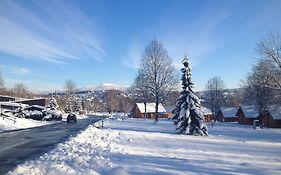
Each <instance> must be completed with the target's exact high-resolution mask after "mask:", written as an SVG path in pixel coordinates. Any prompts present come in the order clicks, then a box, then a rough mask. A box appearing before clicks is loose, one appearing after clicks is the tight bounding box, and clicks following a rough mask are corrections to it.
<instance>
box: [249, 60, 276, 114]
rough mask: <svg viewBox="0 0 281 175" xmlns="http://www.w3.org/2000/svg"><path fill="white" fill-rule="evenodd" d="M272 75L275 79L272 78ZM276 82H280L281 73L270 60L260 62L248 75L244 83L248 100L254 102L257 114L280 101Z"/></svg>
mask: <svg viewBox="0 0 281 175" xmlns="http://www.w3.org/2000/svg"><path fill="white" fill-rule="evenodd" d="M276 73H277V74H276ZM274 74H276V78H272V76H273V75H274ZM276 80H277V81H279V82H281V71H280V70H279V69H278V68H277V66H276V65H275V64H273V62H272V61H270V60H262V61H260V62H259V63H258V64H257V65H255V66H253V68H252V72H251V73H250V74H249V75H248V77H247V79H246V82H245V85H246V88H247V94H248V98H251V99H253V100H254V101H255V104H256V106H257V108H258V110H259V112H262V111H263V110H264V109H265V108H267V107H268V106H269V104H270V103H274V102H275V101H278V99H280V90H279V89H278V88H277V86H278V85H277V84H276Z"/></svg>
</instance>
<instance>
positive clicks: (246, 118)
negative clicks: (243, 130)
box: [237, 105, 259, 125]
mask: <svg viewBox="0 0 281 175" xmlns="http://www.w3.org/2000/svg"><path fill="white" fill-rule="evenodd" d="M237 116H238V123H239V124H243V125H253V123H254V120H258V117H259V111H258V109H257V108H256V107H255V106H253V105H250V106H240V107H239V108H238V111H237Z"/></svg>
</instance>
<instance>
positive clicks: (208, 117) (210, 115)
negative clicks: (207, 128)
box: [201, 106, 213, 123]
mask: <svg viewBox="0 0 281 175" xmlns="http://www.w3.org/2000/svg"><path fill="white" fill-rule="evenodd" d="M201 110H202V111H203V113H204V121H205V122H206V123H208V122H210V121H211V120H213V113H212V111H211V109H209V108H206V107H203V106H202V107H201Z"/></svg>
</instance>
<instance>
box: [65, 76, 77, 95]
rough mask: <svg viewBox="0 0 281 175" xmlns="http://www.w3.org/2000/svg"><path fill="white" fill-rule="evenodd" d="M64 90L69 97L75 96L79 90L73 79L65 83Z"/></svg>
mask: <svg viewBox="0 0 281 175" xmlns="http://www.w3.org/2000/svg"><path fill="white" fill-rule="evenodd" d="M64 88H65V93H66V95H67V96H69V95H72V94H74V93H75V91H76V90H77V86H76V83H75V82H74V81H73V80H71V79H69V80H66V81H65V84H64Z"/></svg>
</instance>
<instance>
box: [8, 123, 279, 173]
mask: <svg viewBox="0 0 281 175" xmlns="http://www.w3.org/2000/svg"><path fill="white" fill-rule="evenodd" d="M104 125H105V127H104V128H103V129H99V128H97V127H95V126H89V127H88V128H87V129H86V130H85V131H83V132H81V133H80V134H79V135H77V136H76V137H73V138H71V139H70V140H69V141H67V142H65V143H61V144H59V145H57V147H56V148H55V149H54V150H52V151H50V152H48V153H46V154H45V155H43V156H41V157H40V158H38V159H37V160H32V161H27V162H25V163H24V164H22V165H19V166H18V167H17V168H16V169H15V170H14V171H13V172H10V173H9V174H140V175H144V174H161V175H162V174H281V149H280V148H281V129H268V128H266V129H263V130H262V129H257V130H253V128H252V127H251V126H243V125H238V124H235V123H216V124H215V126H214V128H209V132H210V136H203V137H202V136H187V135H177V134H175V126H174V125H172V123H171V121H169V120H160V121H159V123H157V124H154V122H153V120H142V119H125V120H124V121H122V120H121V119H114V118H112V119H107V120H106V121H105V122H104Z"/></svg>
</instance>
